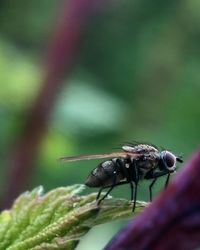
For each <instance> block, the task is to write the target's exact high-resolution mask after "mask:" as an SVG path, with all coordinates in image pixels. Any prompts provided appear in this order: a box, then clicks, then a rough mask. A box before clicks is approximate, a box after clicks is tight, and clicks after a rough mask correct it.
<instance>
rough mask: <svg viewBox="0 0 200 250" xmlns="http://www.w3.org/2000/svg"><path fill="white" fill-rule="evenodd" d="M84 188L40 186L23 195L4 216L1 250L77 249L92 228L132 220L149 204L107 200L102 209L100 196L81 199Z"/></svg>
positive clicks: (2, 216) (74, 186)
mask: <svg viewBox="0 0 200 250" xmlns="http://www.w3.org/2000/svg"><path fill="white" fill-rule="evenodd" d="M83 189H84V185H78V184H77V185H73V186H69V187H61V188H57V189H54V190H52V191H50V192H48V193H47V194H43V188H42V187H38V188H36V189H34V190H33V191H31V192H25V193H23V194H22V195H20V196H19V197H18V198H17V199H16V201H15V202H14V204H13V207H12V208H11V210H6V211H3V212H2V213H1V214H0V224H1V227H0V249H2V250H3V249H7V250H25V249H26V250H27V249H30V250H40V249H49V250H51V249H52V250H53V249H69V250H71V249H74V248H75V247H76V245H77V244H78V242H79V240H80V239H81V237H83V235H85V234H86V233H87V232H88V231H89V230H90V228H92V227H93V226H95V225H97V224H101V223H105V222H108V221H111V220H115V219H121V218H128V217H132V216H133V215H135V214H136V213H138V212H140V211H141V210H142V209H143V208H144V207H145V206H147V203H145V202H137V206H136V211H135V213H134V214H133V213H132V211H131V207H132V204H131V203H130V202H129V201H127V200H123V199H113V198H112V199H106V200H104V202H102V204H101V205H100V206H98V205H97V202H96V193H92V194H89V195H82V196H80V195H79V193H80V192H81V191H82V190H83Z"/></svg>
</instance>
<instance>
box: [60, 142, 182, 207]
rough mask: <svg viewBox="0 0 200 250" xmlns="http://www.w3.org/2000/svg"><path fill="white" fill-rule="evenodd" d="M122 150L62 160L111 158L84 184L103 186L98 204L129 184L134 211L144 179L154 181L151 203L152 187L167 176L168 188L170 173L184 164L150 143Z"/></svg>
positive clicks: (150, 190)
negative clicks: (113, 190)
mask: <svg viewBox="0 0 200 250" xmlns="http://www.w3.org/2000/svg"><path fill="white" fill-rule="evenodd" d="M122 150H123V152H114V153H110V154H96V155H82V156H75V157H63V158H60V160H61V161H79V160H92V159H106V158H110V159H109V160H106V161H104V162H101V163H100V164H99V165H98V166H97V167H96V168H95V169H93V170H92V172H91V173H90V174H89V176H88V178H87V180H86V182H85V184H86V185H87V186H88V187H100V190H99V192H98V195H97V200H98V204H100V203H101V201H102V200H104V199H105V198H106V197H107V196H108V194H109V193H110V192H111V191H112V189H113V188H114V187H116V186H120V185H124V184H129V185H130V188H131V201H133V211H134V210H135V205H136V199H137V187H138V182H139V181H141V180H143V179H145V180H152V182H151V184H150V185H149V192H150V201H152V187H153V185H154V184H155V182H156V180H157V178H158V177H161V176H164V175H166V176H167V178H166V182H165V187H166V186H167V184H168V182H169V178H170V174H172V173H174V172H175V170H176V162H177V161H178V162H183V161H182V159H181V157H178V156H176V155H174V154H173V153H172V152H170V151H167V150H163V151H159V149H158V148H157V147H155V146H153V145H148V144H139V143H138V144H127V145H124V146H122ZM105 188H108V191H107V193H106V194H105V195H104V196H103V197H101V198H100V195H101V192H102V190H103V189H105Z"/></svg>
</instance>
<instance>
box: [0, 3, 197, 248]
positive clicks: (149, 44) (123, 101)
mask: <svg viewBox="0 0 200 250" xmlns="http://www.w3.org/2000/svg"><path fill="white" fill-rule="evenodd" d="M62 3H63V1H56V0H43V1H38V0H29V1H25V0H18V1H14V0H7V1H1V2H0V156H1V157H0V161H1V162H0V164H1V171H0V181H1V189H0V195H1V199H2V201H3V200H4V199H5V195H6V189H7V188H8V186H9V185H10V184H11V183H9V181H10V178H9V169H10V159H12V157H13V148H14V145H15V143H16V141H20V135H21V134H23V128H24V123H25V120H26V119H27V113H29V112H30V110H31V107H32V105H33V103H34V101H35V100H36V98H37V96H38V94H39V92H40V89H41V87H42V86H41V78H42V74H43V71H44V64H43V62H42V61H43V57H44V54H45V53H46V52H45V51H46V47H47V45H48V44H49V41H50V39H51V36H52V33H53V29H52V27H54V24H55V23H56V22H57V19H58V18H59V15H60V14H59V13H60V8H61V6H62ZM99 8H100V11H98V12H96V13H95V15H93V16H92V17H91V18H90V21H89V22H88V23H87V26H86V27H85V29H84V32H83V34H82V36H81V42H80V46H79V50H78V52H77V56H76V59H75V63H74V65H73V67H72V70H71V71H70V73H69V72H67V73H66V76H65V77H64V78H63V79H62V81H63V83H64V84H63V85H62V88H61V89H60V91H58V93H57V97H56V102H55V105H52V107H51V112H50V119H49V120H48V126H47V129H46V130H45V131H44V133H43V135H42V139H41V141H40V147H39V150H38V151H39V152H38V153H37V157H35V159H34V163H33V171H32V172H31V174H30V176H27V180H26V182H25V183H26V184H25V185H24V190H27V189H32V188H34V187H36V186H38V185H43V186H44V188H45V190H46V191H48V190H50V189H53V188H56V187H59V186H66V185H70V184H74V183H84V181H85V179H86V177H87V175H88V173H89V172H90V171H91V170H92V169H93V168H94V167H95V166H96V165H97V164H98V161H90V162H78V163H67V164H60V163H58V162H57V161H56V160H57V159H58V158H59V157H61V156H65V155H67V156H70V155H79V154H88V153H89V154H93V153H105V152H112V151H113V150H116V149H119V148H120V145H122V144H123V143H124V142H131V141H135V140H136V141H143V142H151V143H154V144H156V145H158V146H160V147H164V148H167V149H169V150H172V151H173V152H175V153H177V154H183V158H184V159H185V160H186V159H187V158H189V156H190V155H191V154H192V152H193V151H194V150H195V149H196V148H197V147H198V144H199V127H200V126H199V125H200V70H199V69H200V2H199V1H198V0H183V1H158V0H155V1H147V0H142V1H141V0H134V1H133V0H117V1H108V2H106V1H104V3H103V5H100V4H99ZM39 123H40V121H39V120H38V124H39ZM180 168H181V167H180ZM20 174H21V173H19V175H20ZM164 181H165V179H164V178H161V179H160V180H159V182H158V183H157V184H156V185H155V188H154V195H156V194H157V193H158V192H159V191H160V190H161V189H162V187H163V184H164ZM12 185H15V183H12ZM16 185H17V183H16ZM148 185H149V183H148V182H144V183H141V184H140V187H139V193H138V198H139V199H141V200H148V198H149V194H148ZM22 191H23V190H22ZM93 191H97V190H95V189H93V190H92V189H86V191H85V192H86V193H87V192H93ZM112 194H113V195H114V196H117V197H124V198H127V199H129V196H130V193H129V186H127V187H120V188H116V190H114V191H113V193H112ZM124 223H126V221H118V222H114V223H109V224H106V225H102V226H98V227H96V228H94V229H93V230H92V231H91V232H90V233H89V234H88V235H87V236H86V237H85V239H84V240H83V241H82V242H81V243H80V245H79V246H78V248H77V249H79V250H84V249H87V250H89V249H94V244H95V249H97V250H98V249H102V247H103V246H104V245H105V244H106V243H107V242H108V240H109V239H110V238H111V236H112V235H113V234H114V233H115V232H116V231H118V230H119V228H121V227H122V225H123V224H124Z"/></svg>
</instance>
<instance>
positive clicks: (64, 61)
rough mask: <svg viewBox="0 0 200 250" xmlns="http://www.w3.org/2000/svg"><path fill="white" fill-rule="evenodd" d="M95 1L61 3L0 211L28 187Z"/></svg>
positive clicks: (12, 160)
mask: <svg viewBox="0 0 200 250" xmlns="http://www.w3.org/2000/svg"><path fill="white" fill-rule="evenodd" d="M95 2H96V1H95V0H64V2H63V6H62V11H61V13H59V14H60V17H59V18H60V20H59V22H58V23H57V25H56V27H55V31H54V34H53V37H52V39H51V41H50V45H49V47H48V48H47V53H46V60H45V63H44V77H43V79H42V82H41V90H40V92H39V94H38V96H37V98H36V99H35V101H34V103H33V105H32V108H31V109H30V110H29V111H28V114H27V117H26V119H25V126H24V128H23V131H22V133H21V135H20V136H19V139H18V141H17V143H16V145H15V148H14V151H13V153H12V155H11V162H10V165H9V178H8V181H7V183H8V185H7V188H6V191H5V192H4V194H5V197H4V200H3V202H2V205H1V208H7V207H9V206H10V205H11V203H12V202H13V200H14V198H15V197H16V196H17V195H18V194H19V193H21V192H22V191H24V190H25V189H26V186H27V184H28V183H29V180H30V177H31V173H32V170H33V168H34V161H35V158H36V157H37V153H38V148H39V145H40V142H41V140H42V137H43V135H44V133H45V131H46V128H47V123H48V120H49V116H50V113H51V110H52V108H53V105H54V103H55V101H56V98H58V96H59V95H58V93H59V91H60V90H61V87H62V85H63V81H62V79H63V77H64V76H65V77H66V78H67V77H69V75H70V72H71V70H72V68H73V66H74V63H75V59H76V57H77V55H78V48H79V46H80V44H81V36H82V34H83V32H84V29H85V27H86V25H87V23H88V21H89V20H88V17H89V16H90V15H91V14H92V13H93V12H94V8H93V7H94V3H95Z"/></svg>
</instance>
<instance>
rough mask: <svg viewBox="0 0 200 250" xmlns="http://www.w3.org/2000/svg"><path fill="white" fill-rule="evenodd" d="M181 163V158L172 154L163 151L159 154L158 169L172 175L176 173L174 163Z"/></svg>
mask: <svg viewBox="0 0 200 250" xmlns="http://www.w3.org/2000/svg"><path fill="white" fill-rule="evenodd" d="M177 161H178V162H183V161H182V159H181V157H178V156H176V155H174V154H173V153H172V152H170V151H167V150H164V151H162V152H161V153H160V164H159V165H160V169H161V170H164V171H167V172H169V173H173V172H175V171H176V162H177Z"/></svg>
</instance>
